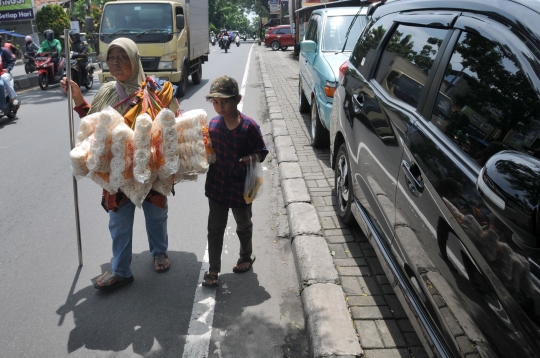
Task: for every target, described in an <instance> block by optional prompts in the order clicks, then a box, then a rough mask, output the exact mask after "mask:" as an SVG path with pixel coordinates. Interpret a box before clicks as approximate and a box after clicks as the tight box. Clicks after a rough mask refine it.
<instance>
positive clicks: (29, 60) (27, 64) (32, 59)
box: [23, 52, 38, 74]
mask: <svg viewBox="0 0 540 358" xmlns="http://www.w3.org/2000/svg"><path fill="white" fill-rule="evenodd" d="M23 63H24V71H25V72H26V74H29V73H33V72H34V71H37V69H38V68H37V66H36V53H35V52H25V53H24V59H23Z"/></svg>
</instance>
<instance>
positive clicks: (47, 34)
mask: <svg viewBox="0 0 540 358" xmlns="http://www.w3.org/2000/svg"><path fill="white" fill-rule="evenodd" d="M43 36H45V39H47V41H52V40H54V31H53V30H51V29H47V30H45V31H43Z"/></svg>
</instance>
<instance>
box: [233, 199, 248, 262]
mask: <svg viewBox="0 0 540 358" xmlns="http://www.w3.org/2000/svg"><path fill="white" fill-rule="evenodd" d="M251 207H252V205H251V204H249V205H248V206H245V207H243V208H233V209H232V212H233V215H234V220H236V233H237V234H238V238H239V239H240V258H242V259H249V258H250V257H251V254H252V252H253V247H252V240H251V239H252V236H253V222H252V221H251V217H252V212H251ZM240 266H241V267H242V266H249V265H248V264H247V263H245V264H241V265H240Z"/></svg>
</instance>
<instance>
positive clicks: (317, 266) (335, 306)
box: [257, 47, 363, 358]
mask: <svg viewBox="0 0 540 358" xmlns="http://www.w3.org/2000/svg"><path fill="white" fill-rule="evenodd" d="M257 49H258V53H259V65H260V68H261V73H262V78H263V85H264V93H265V97H266V102H267V104H268V108H269V113H270V121H271V125H272V137H273V140H274V144H275V148H276V157H277V162H278V171H279V175H280V182H281V187H282V188H283V199H284V204H285V206H286V209H287V217H288V221H289V228H290V234H289V236H290V238H291V242H292V245H293V256H294V261H295V264H296V271H297V274H298V279H299V282H300V289H301V297H302V302H303V305H304V315H305V319H306V330H307V335H308V345H309V350H310V352H309V353H310V357H313V358H323V357H329V356H331V357H335V358H337V357H360V356H362V355H363V351H362V348H361V347H360V343H359V342H358V337H357V336H356V330H355V329H354V326H353V321H352V317H351V315H350V313H349V310H348V308H347V304H346V302H345V298H344V297H345V294H344V292H343V289H342V287H341V285H339V275H338V272H337V270H336V268H335V266H334V262H333V260H332V256H331V254H330V250H329V248H328V245H327V244H326V242H325V239H324V237H323V234H322V228H321V225H320V222H319V218H318V216H317V211H316V209H315V207H314V206H313V205H312V203H311V198H310V197H309V194H308V189H307V185H306V182H305V180H304V177H303V174H302V171H301V169H300V166H299V163H298V156H297V154H296V149H295V147H294V146H293V142H292V138H291V137H290V135H289V132H288V129H287V123H286V121H285V120H284V115H283V113H282V111H281V108H280V107H279V106H278V105H277V101H276V93H275V92H274V90H273V87H274V86H273V84H272V81H271V79H270V77H269V75H268V71H267V69H266V63H265V59H264V55H263V52H262V51H261V47H257ZM263 49H264V48H263ZM306 194H307V196H306Z"/></svg>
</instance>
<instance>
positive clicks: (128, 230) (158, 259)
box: [60, 38, 179, 290]
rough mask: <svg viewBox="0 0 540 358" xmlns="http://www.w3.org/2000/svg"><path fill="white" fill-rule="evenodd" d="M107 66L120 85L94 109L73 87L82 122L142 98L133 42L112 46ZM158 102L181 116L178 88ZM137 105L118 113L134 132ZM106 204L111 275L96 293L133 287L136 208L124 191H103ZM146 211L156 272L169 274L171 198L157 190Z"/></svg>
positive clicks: (111, 85)
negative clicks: (168, 218)
mask: <svg viewBox="0 0 540 358" xmlns="http://www.w3.org/2000/svg"><path fill="white" fill-rule="evenodd" d="M106 61H107V66H108V67H109V71H110V73H111V75H112V76H113V77H114V79H115V81H111V82H107V83H105V84H103V85H102V86H101V88H100V89H99V91H98V93H97V94H96V96H95V98H94V100H93V101H92V104H88V102H86V101H85V99H84V97H83V96H82V93H81V90H80V88H79V87H78V86H77V84H76V83H75V82H73V81H70V82H69V83H70V86H71V91H72V92H71V93H72V97H73V101H74V103H75V107H74V110H75V111H76V112H77V113H78V114H79V116H81V117H84V116H85V115H86V114H89V113H94V112H99V111H101V110H103V109H105V108H106V107H107V106H115V105H117V104H118V103H120V102H122V101H124V100H125V99H126V98H128V97H130V96H131V95H133V94H135V93H136V92H138V91H139V90H140V89H141V84H142V83H143V82H144V81H145V80H146V78H145V75H144V71H143V68H142V64H141V61H140V55H139V51H138V49H137V45H136V44H135V43H134V42H133V41H132V40H130V39H127V38H118V39H116V40H114V41H113V42H111V44H110V45H109V47H108V49H107V58H106ZM60 83H61V86H62V89H63V90H64V92H66V93H67V88H68V80H67V79H66V78H63V79H62V81H61V82H60ZM158 97H159V99H160V101H161V104H162V105H163V107H168V108H169V109H170V110H171V111H172V112H173V113H178V111H179V106H178V102H177V101H176V98H174V97H173V87H172V85H171V84H170V83H165V85H164V86H163V88H162V90H161V91H160V92H159V94H158ZM132 103H133V101H132V100H127V101H124V102H122V103H121V104H120V105H119V106H118V107H116V110H117V111H118V112H119V113H122V114H124V120H125V122H126V124H127V125H129V126H131V124H132V122H133V121H134V119H135V114H134V113H135V112H136V111H134V110H133V108H131V109H130V108H128V107H130V106H131V104H132ZM101 204H102V206H103V207H104V208H105V210H106V211H107V212H108V213H109V230H110V233H111V237H112V252H113V260H112V272H108V271H107V272H105V273H104V274H103V275H101V276H99V277H98V278H97V280H96V282H95V284H94V287H95V288H96V289H99V290H111V289H114V288H117V287H120V286H123V285H125V284H128V283H131V282H133V274H132V272H131V267H130V264H131V256H132V250H131V247H132V235H133V219H134V215H135V205H134V204H133V203H132V202H131V200H130V199H129V198H128V197H127V196H126V195H124V194H123V193H122V192H121V191H119V192H118V193H117V194H111V193H109V192H107V191H106V190H103V196H102V202H101ZM142 207H143V210H144V215H145V218H146V232H147V234H148V242H149V245H150V254H151V255H152V256H153V257H154V267H155V270H156V271H157V272H165V271H167V270H168V269H169V268H170V262H169V259H168V255H167V247H168V236H167V197H166V196H164V195H162V194H160V193H157V192H155V191H153V190H152V191H150V193H149V194H148V196H147V197H146V199H145V201H144V202H143V205H142Z"/></svg>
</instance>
